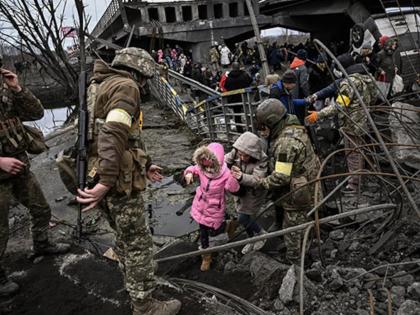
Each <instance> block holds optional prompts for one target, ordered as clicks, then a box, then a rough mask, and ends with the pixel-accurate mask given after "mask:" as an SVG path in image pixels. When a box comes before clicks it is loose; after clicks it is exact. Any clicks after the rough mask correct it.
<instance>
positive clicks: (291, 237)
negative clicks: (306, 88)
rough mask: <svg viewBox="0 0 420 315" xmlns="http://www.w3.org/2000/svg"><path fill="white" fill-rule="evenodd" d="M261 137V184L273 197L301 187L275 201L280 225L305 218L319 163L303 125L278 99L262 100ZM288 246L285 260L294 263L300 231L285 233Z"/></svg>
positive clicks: (299, 240) (297, 258)
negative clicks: (264, 168) (264, 163)
mask: <svg viewBox="0 0 420 315" xmlns="http://www.w3.org/2000/svg"><path fill="white" fill-rule="evenodd" d="M256 119H257V123H258V125H259V129H260V131H261V136H263V137H265V138H267V140H268V155H269V159H270V161H269V174H270V175H269V176H268V177H266V178H264V179H261V181H260V185H261V186H262V187H264V188H265V189H267V190H269V191H271V193H272V195H273V196H272V199H274V200H277V199H279V198H280V197H281V196H282V194H284V193H287V192H289V191H292V190H295V189H296V188H299V187H302V186H304V187H303V188H301V189H300V190H298V191H297V192H295V193H294V194H292V195H291V196H290V197H289V198H286V199H285V200H283V201H281V202H280V203H279V204H277V206H278V209H279V207H281V208H283V209H284V212H283V216H284V217H283V228H287V227H290V226H295V225H298V224H302V223H305V222H306V221H307V218H306V212H307V211H308V210H310V209H311V208H312V207H313V205H314V199H313V198H314V184H311V185H307V186H305V185H306V183H307V182H309V181H311V180H313V179H315V177H316V175H317V172H318V170H319V167H320V164H319V160H318V157H317V156H316V155H315V153H314V150H313V148H312V144H311V141H310V139H309V137H308V135H307V134H306V129H305V127H303V126H301V125H300V124H299V120H298V119H297V117H296V116H295V115H291V114H287V110H286V108H285V106H284V105H283V104H282V103H281V102H280V101H279V100H277V99H273V98H271V99H268V100H265V101H264V102H262V103H261V104H260V105H259V106H258V108H257V112H256ZM284 240H285V244H286V247H287V253H286V259H288V260H289V261H290V262H293V263H295V262H297V261H298V260H299V257H300V249H301V242H302V232H294V233H291V234H287V235H285V236H284Z"/></svg>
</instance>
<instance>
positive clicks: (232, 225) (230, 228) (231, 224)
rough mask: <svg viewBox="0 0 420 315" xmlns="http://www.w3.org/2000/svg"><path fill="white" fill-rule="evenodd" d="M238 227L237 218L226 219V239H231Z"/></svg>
mask: <svg viewBox="0 0 420 315" xmlns="http://www.w3.org/2000/svg"><path fill="white" fill-rule="evenodd" d="M237 227H238V220H227V221H226V231H225V232H226V233H227V235H228V239H229V240H231V239H232V238H233V237H234V236H235V232H236V229H237Z"/></svg>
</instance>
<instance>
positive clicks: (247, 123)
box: [241, 92, 250, 131]
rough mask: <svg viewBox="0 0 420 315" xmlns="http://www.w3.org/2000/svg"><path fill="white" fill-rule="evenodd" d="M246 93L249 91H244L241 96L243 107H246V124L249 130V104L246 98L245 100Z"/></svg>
mask: <svg viewBox="0 0 420 315" xmlns="http://www.w3.org/2000/svg"><path fill="white" fill-rule="evenodd" d="M245 93H246V94H248V92H244V93H242V94H241V98H242V107H243V109H244V117H245V125H246V131H249V124H250V123H249V120H248V109H247V107H248V106H247V104H246V100H245Z"/></svg>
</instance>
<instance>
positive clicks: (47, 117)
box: [25, 107, 73, 135]
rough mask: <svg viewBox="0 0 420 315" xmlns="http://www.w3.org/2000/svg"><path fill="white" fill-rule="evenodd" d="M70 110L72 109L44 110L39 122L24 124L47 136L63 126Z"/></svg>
mask: <svg viewBox="0 0 420 315" xmlns="http://www.w3.org/2000/svg"><path fill="white" fill-rule="evenodd" d="M72 108H73V107H63V108H54V109H46V110H45V111H44V117H42V118H41V119H40V120H37V121H33V122H25V124H28V125H30V126H34V127H37V128H39V129H41V130H42V132H43V133H44V135H47V134H49V133H50V132H52V131H54V130H56V129H58V128H60V127H61V126H62V125H63V124H64V122H65V121H66V119H67V116H68V115H69V114H70V112H71V110H72Z"/></svg>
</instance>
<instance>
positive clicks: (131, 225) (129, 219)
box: [77, 47, 181, 315]
mask: <svg viewBox="0 0 420 315" xmlns="http://www.w3.org/2000/svg"><path fill="white" fill-rule="evenodd" d="M93 72H94V73H93V77H92V79H91V83H90V87H89V90H88V110H89V115H92V116H93V119H92V121H93V122H94V123H93V124H92V125H91V126H89V130H90V131H91V132H90V133H91V134H92V135H93V136H92V137H93V138H92V139H91V140H90V141H91V143H90V145H89V148H90V152H89V153H88V156H89V170H88V174H89V177H90V178H91V179H92V181H93V182H94V183H93V185H92V186H93V187H92V188H86V189H84V190H83V191H82V190H80V189H78V194H79V196H78V197H77V201H78V202H79V203H81V204H83V205H86V208H85V209H83V211H87V210H89V209H92V208H94V207H95V206H97V205H99V206H100V209H101V210H102V211H103V213H104V214H105V217H107V218H108V222H109V224H110V226H111V227H112V228H113V229H114V230H115V231H116V232H117V233H116V244H117V248H116V252H117V254H118V256H119V258H120V262H121V264H122V266H123V271H124V276H125V287H126V290H127V291H128V294H129V296H130V299H131V303H132V306H133V315H175V314H177V313H178V312H179V310H180V308H181V302H180V301H178V300H175V299H173V300H170V301H166V302H163V301H159V300H156V299H154V298H153V297H152V293H153V291H154V290H155V288H156V282H155V278H154V269H155V264H154V262H153V240H152V236H151V234H150V229H149V226H148V224H147V222H146V215H145V211H144V204H143V198H142V194H141V192H142V191H143V190H144V189H145V188H146V178H147V179H149V180H151V181H160V180H161V179H162V175H161V174H160V170H161V169H160V168H159V167H158V166H156V165H153V164H152V162H151V158H150V157H149V156H148V155H147V154H146V152H145V148H144V144H143V140H142V137H141V131H140V125H139V119H140V88H141V87H143V86H144V85H145V84H146V81H147V79H149V78H151V77H152V76H153V75H154V73H155V64H154V60H153V58H152V57H151V56H150V55H149V54H148V53H147V52H146V51H145V50H143V49H140V48H133V47H130V48H124V49H122V50H119V51H117V53H116V56H115V58H114V60H113V61H112V65H111V67H110V66H109V65H108V64H106V63H105V62H103V61H102V60H97V61H96V62H95V66H94V71H93Z"/></svg>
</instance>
